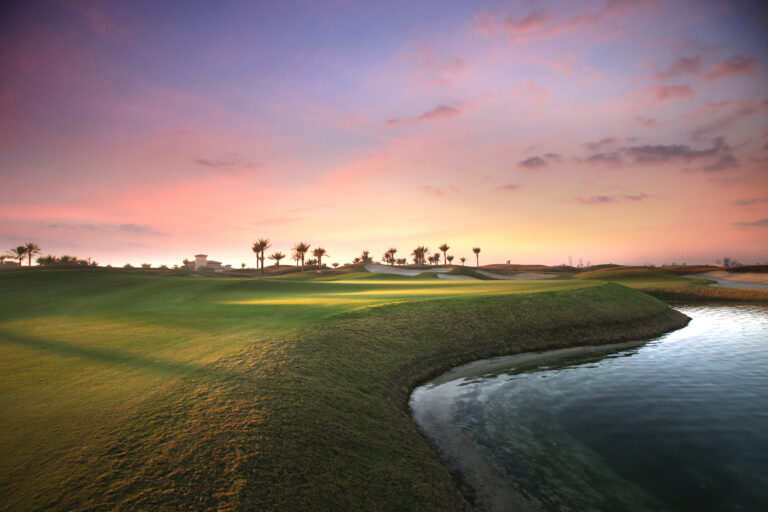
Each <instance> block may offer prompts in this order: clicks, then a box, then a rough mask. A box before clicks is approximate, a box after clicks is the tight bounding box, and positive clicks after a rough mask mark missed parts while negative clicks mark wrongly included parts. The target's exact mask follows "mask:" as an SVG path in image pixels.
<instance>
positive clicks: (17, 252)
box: [8, 245, 27, 266]
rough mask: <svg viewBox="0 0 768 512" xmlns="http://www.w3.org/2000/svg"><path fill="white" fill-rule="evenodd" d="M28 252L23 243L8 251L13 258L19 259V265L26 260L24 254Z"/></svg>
mask: <svg viewBox="0 0 768 512" xmlns="http://www.w3.org/2000/svg"><path fill="white" fill-rule="evenodd" d="M26 254H27V248H26V247H24V246H23V245H20V246H18V247H14V248H12V249H11V250H10V251H8V256H9V257H10V258H11V259H12V260H19V266H21V264H22V263H23V262H24V256H25V255H26Z"/></svg>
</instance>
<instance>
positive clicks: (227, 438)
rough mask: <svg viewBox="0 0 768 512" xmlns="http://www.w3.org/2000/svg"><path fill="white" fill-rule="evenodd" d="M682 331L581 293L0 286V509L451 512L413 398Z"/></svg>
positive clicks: (590, 283)
mask: <svg viewBox="0 0 768 512" xmlns="http://www.w3.org/2000/svg"><path fill="white" fill-rule="evenodd" d="M548 292H557V293H548ZM682 323H684V319H683V318H682V317H681V315H679V314H676V313H674V312H672V311H671V310H669V309H668V308H667V307H666V306H665V305H664V304H662V303H660V302H658V301H656V300H655V299H652V298H650V297H648V296H647V295H644V294H641V293H638V292H634V291H632V290H629V289H628V288H625V287H621V286H616V285H603V284H602V283H601V282H599V281H594V280H589V279H586V280H583V279H563V280H548V281H475V282H473V281H449V280H439V279H434V278H432V279H409V278H396V279H393V278H392V276H382V275H371V274H350V275H347V276H342V277H339V276H334V277H319V278H312V276H310V275H306V274H305V275H287V276H284V277H280V278H275V279H234V278H192V277H158V276H151V275H144V274H140V273H129V272H118V271H111V272H108V271H93V270H90V271H77V270H62V271H26V272H5V273H2V274H0V375H2V378H0V432H2V436H1V437H0V509H9V510H21V509H42V508H47V509H56V510H72V509H86V508H97V509H103V508H114V507H122V508H129V509H133V508H135V509H147V508H168V509H174V510H176V509H195V510H203V509H225V510H226V509H238V508H240V509H242V508H245V509H252V508H258V507H262V508H264V509H268V510H270V509H285V510H299V509H324V510H342V509H346V510H350V509H361V508H362V509H381V510H428V509H432V510H449V509H462V508H465V507H466V506H467V503H466V502H465V501H464V499H463V498H462V497H461V496H460V494H459V493H458V491H457V489H456V487H455V485H454V483H453V481H452V480H451V478H450V475H449V474H448V473H447V471H446V470H445V469H444V468H443V467H442V466H441V465H440V464H439V462H438V461H437V458H436V457H435V455H434V454H433V453H432V452H431V450H430V449H429V447H428V446H427V445H426V443H425V441H424V439H423V438H422V437H421V436H420V435H419V433H418V431H417V430H416V428H415V426H414V425H413V423H412V422H411V421H410V417H409V416H408V411H407V409H406V407H405V401H406V399H407V396H408V392H409V390H410V389H411V388H412V387H413V386H414V385H415V384H417V383H418V382H420V381H421V380H423V379H425V378H427V377H429V376H430V375H432V374H434V373H435V372H438V371H441V370H445V369H447V368H449V367H450V366H452V365H455V364H458V363H461V362H465V361H468V360H471V359H474V358H479V357H487V356H490V355H494V354H500V353H511V352H517V351H522V350H531V349H542V348H550V347H556V346H563V345H568V344H578V343H584V342H593V343H600V342H608V341H619V340H626V339H633V338H639V337H642V336H650V335H654V334H658V333H660V332H662V331H664V330H667V329H670V328H673V327H678V326H680V325H681V324H682Z"/></svg>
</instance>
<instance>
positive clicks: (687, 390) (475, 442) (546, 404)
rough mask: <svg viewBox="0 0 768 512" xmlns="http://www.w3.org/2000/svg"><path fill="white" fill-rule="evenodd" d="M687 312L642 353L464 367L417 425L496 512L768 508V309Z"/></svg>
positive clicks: (450, 376)
mask: <svg viewBox="0 0 768 512" xmlns="http://www.w3.org/2000/svg"><path fill="white" fill-rule="evenodd" d="M678 309H679V310H680V311H682V312H683V313H685V314H686V315H688V316H690V317H691V318H692V321H691V323H690V324H689V325H688V326H687V327H685V328H683V329H680V330H678V331H675V332H673V333H670V334H667V335H665V336H662V337H660V338H658V339H656V340H652V341H650V342H647V343H645V344H642V345H640V346H634V347H631V348H630V347H627V346H626V345H624V346H623V348H622V349H619V350H617V349H616V348H612V349H610V350H608V351H606V350H605V349H594V350H589V351H587V352H586V353H585V351H583V350H582V351H579V350H576V351H574V350H568V351H556V352H551V353H545V354H534V355H530V354H528V355H522V356H512V357H509V358H496V359H491V360H486V361H480V362H476V363H472V364H470V365H465V366H464V367H459V368H456V369H454V370H452V371H450V372H448V373H447V374H445V375H443V376H442V377H440V378H438V379H435V380H434V381H432V382H431V383H428V384H426V385H425V386H422V387H420V388H417V389H416V390H415V391H414V393H413V395H412V397H411V407H412V409H413V412H414V418H415V419H416V421H417V423H418V424H419V426H420V427H421V428H422V430H423V431H424V432H425V434H426V435H427V437H428V438H429V439H430V441H431V442H432V443H433V445H434V446H435V448H436V449H437V450H438V452H439V453H440V454H441V456H442V457H443V459H444V461H445V463H446V465H447V466H448V467H449V468H451V469H452V470H454V471H455V472H457V474H458V475H459V476H460V478H461V479H462V480H463V482H464V485H465V491H466V492H468V493H469V494H470V495H474V497H475V499H476V500H477V503H478V504H479V505H481V507H483V508H486V509H489V510H493V509H498V510H505V509H509V508H510V507H511V506H515V507H518V506H523V505H526V506H528V507H530V508H532V509H537V508H538V509H544V510H574V511H584V510H683V511H688V510H690V511H694V510H695V511H701V510H718V511H719V510H724V511H729V510H733V511H747V510H750V511H751V510H755V511H757V510H760V511H763V510H768V305H743V304H740V305H715V304H706V305H695V306H679V307H678ZM521 497H522V498H524V502H517V501H516V500H519V499H520V498H521Z"/></svg>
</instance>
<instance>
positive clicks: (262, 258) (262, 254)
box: [261, 251, 264, 275]
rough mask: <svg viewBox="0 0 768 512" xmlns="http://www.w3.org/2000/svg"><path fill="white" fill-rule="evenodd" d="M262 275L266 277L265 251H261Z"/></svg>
mask: <svg viewBox="0 0 768 512" xmlns="http://www.w3.org/2000/svg"><path fill="white" fill-rule="evenodd" d="M261 275H264V251H261Z"/></svg>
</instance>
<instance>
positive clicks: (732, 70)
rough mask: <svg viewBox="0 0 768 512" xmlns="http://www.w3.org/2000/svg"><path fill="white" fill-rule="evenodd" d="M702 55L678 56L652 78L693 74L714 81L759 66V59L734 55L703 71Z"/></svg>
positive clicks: (748, 72)
mask: <svg viewBox="0 0 768 512" xmlns="http://www.w3.org/2000/svg"><path fill="white" fill-rule="evenodd" d="M702 67H703V66H702V62H701V56H700V55H697V56H696V57H678V58H677V60H675V62H673V63H672V64H671V65H670V66H669V67H667V68H666V69H664V70H662V71H660V72H658V73H656V74H655V75H653V76H651V79H652V80H667V79H670V78H677V77H681V76H693V77H697V78H700V79H702V80H708V81H714V80H720V79H721V78H727V77H731V76H737V75H748V74H751V73H752V72H753V71H754V70H755V69H756V68H757V59H754V58H751V57H745V56H743V55H734V56H733V57H731V58H728V59H725V60H722V61H719V62H715V63H714V64H712V66H710V68H709V71H707V72H706V73H705V72H703V71H702Z"/></svg>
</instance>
